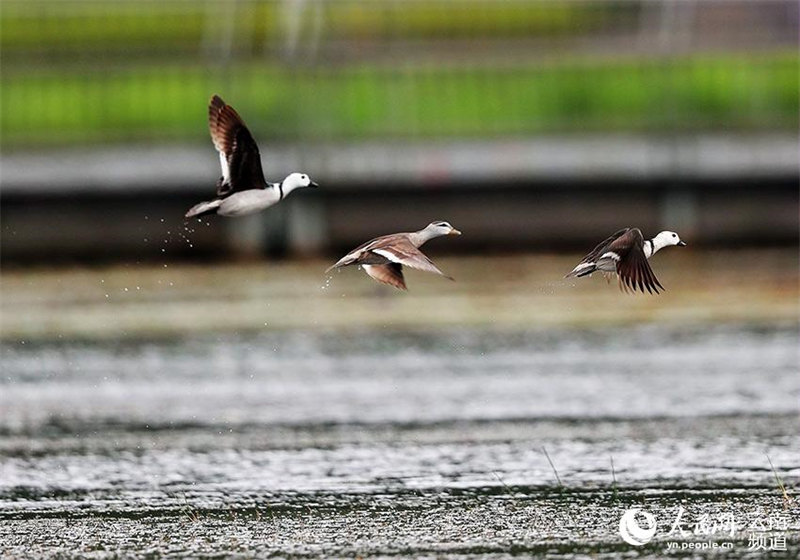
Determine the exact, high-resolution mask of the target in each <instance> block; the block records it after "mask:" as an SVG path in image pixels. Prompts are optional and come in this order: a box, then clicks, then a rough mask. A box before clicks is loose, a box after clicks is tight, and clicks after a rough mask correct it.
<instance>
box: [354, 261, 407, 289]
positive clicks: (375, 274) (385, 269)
mask: <svg viewBox="0 0 800 560" xmlns="http://www.w3.org/2000/svg"><path fill="white" fill-rule="evenodd" d="M363 268H364V272H366V273H367V274H368V275H369V276H370V277H372V278H374V279H375V280H377V281H378V282H381V283H383V284H389V285H390V286H394V287H395V288H397V289H399V290H405V289H407V288H406V281H405V279H404V278H403V265H401V264H398V263H387V264H365V265H364V266H363Z"/></svg>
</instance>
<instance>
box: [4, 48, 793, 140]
mask: <svg viewBox="0 0 800 560" xmlns="http://www.w3.org/2000/svg"><path fill="white" fill-rule="evenodd" d="M0 83H1V85H2V87H1V88H0V91H1V92H2V110H1V111H0V118H1V119H2V122H1V123H0V133H1V134H2V139H3V144H4V147H6V148H14V147H17V146H30V145H39V144H44V145H61V144H69V143H72V142H105V141H159V140H164V141H172V140H176V141H186V140H198V141H202V140H204V139H205V135H206V133H207V132H206V125H205V122H204V121H205V118H204V117H205V110H206V109H205V106H206V103H207V101H208V98H209V96H210V95H211V94H212V93H214V92H217V93H219V94H220V95H222V96H223V97H224V98H226V99H227V100H228V101H229V102H230V103H232V104H233V105H234V106H236V107H237V109H238V110H239V111H240V113H242V114H243V115H244V116H245V118H246V119H247V121H248V123H249V124H250V126H251V128H252V129H253V130H254V133H255V134H256V135H257V136H260V137H265V136H267V135H268V136H270V137H272V138H273V139H275V140H300V139H302V140H340V139H364V138H372V137H396V138H403V137H431V138H442V137H471V136H487V135H488V136H492V135H517V134H537V133H570V132H578V131H580V132H585V131H612V132H613V131H633V132H636V131H647V132H656V133H660V132H664V133H671V132H693V131H708V130H724V131H745V132H746V131H759V130H776V129H777V130H794V129H796V127H797V120H798V55H797V54H796V53H785V54H772V55H762V56H755V55H750V56H735V55H724V56H722V55H719V56H705V57H699V56H696V57H691V58H682V59H678V60H662V59H657V60H648V61H641V60H611V61H609V60H606V59H604V60H573V61H564V62H562V63H560V64H559V65H558V66H554V65H549V66H548V65H542V66H531V65H527V66H519V67H513V68H512V67H509V68H504V69H498V68H485V69H482V68H476V67H466V68H464V67H458V68H450V69H448V68H443V67H436V66H428V67H408V68H396V67H390V68H387V67H381V66H377V65H358V66H345V67H336V68H317V67H312V68H297V69H290V68H287V67H283V66H279V65H276V64H252V63H251V64H246V65H237V66H234V67H229V68H225V69H218V68H217V69H209V68H206V67H201V66H197V65H190V66H187V65H177V64H175V65H158V66H151V65H131V66H126V67H122V68H119V69H116V70H114V69H101V70H95V69H92V68H87V67H79V68H74V67H73V68H64V67H60V68H52V69H40V68H35V69H32V70H22V69H16V70H11V71H5V72H4V73H3V77H2V82H0Z"/></svg>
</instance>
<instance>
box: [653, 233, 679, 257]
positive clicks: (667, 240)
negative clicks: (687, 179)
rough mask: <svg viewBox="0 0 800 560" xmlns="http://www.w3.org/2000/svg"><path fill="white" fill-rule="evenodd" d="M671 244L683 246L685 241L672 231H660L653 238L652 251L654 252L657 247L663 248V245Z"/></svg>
mask: <svg viewBox="0 0 800 560" xmlns="http://www.w3.org/2000/svg"><path fill="white" fill-rule="evenodd" d="M671 245H677V246H679V247H685V246H686V243H684V242H683V241H681V238H680V237H678V234H677V233H675V232H674V231H662V232H661V233H659V234H658V235H656V236H655V237H654V238H653V252H654V253H655V252H656V251H658V250H659V249H663V248H664V247H669V246H671Z"/></svg>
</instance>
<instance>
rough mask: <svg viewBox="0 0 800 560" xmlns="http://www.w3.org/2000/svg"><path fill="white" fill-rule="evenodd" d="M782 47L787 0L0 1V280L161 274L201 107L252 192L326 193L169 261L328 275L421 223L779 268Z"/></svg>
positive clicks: (786, 47) (192, 172)
mask: <svg viewBox="0 0 800 560" xmlns="http://www.w3.org/2000/svg"><path fill="white" fill-rule="evenodd" d="M797 36H798V6H797V3H796V2H794V1H791V0H785V1H783V0H764V1H758V2H753V1H726V2H718V1H703V0H697V1H695V0H686V1H655V0H642V1H633V0H630V1H622V2H619V1H607V0H586V1H580V0H576V1H568V2H563V1H549V0H465V1H461V0H431V1H424V2H423V1H413V0H412V1H391V0H387V1H380V2H378V1H368V0H364V1H316V0H286V1H253V0H231V1H228V2H182V1H172V0H166V1H162V2H148V3H144V4H143V3H141V2H136V1H132V0H131V1H126V0H114V1H109V2H98V1H83V0H82V1H73V0H65V1H60V2H52V1H39V0H24V1H15V0H6V1H4V2H3V4H2V39H0V41H2V43H0V47H2V113H1V114H0V116H1V117H2V124H1V126H2V128H1V129H0V132H1V133H2V156H3V159H2V259H3V263H4V264H8V263H48V264H49V263H54V262H57V261H58V262H93V261H98V260H99V261H120V260H124V259H131V258H135V259H140V260H153V259H158V258H161V257H162V256H163V255H162V252H161V251H160V250H161V249H163V248H164V247H163V243H162V242H163V240H164V238H165V236H166V237H169V236H168V235H167V234H166V232H167V231H170V232H171V233H172V235H175V232H176V230H178V229H181V228H182V227H183V220H182V216H183V214H184V212H185V210H186V208H188V207H189V206H191V205H192V204H193V203H195V202H197V201H199V200H201V199H205V198H208V197H209V196H210V195H211V194H212V193H213V191H214V184H215V181H216V178H217V176H218V175H219V166H218V160H217V157H216V153H215V152H214V150H213V147H212V145H211V142H210V139H209V136H208V128H207V121H206V115H207V109H206V107H207V103H208V100H209V98H210V96H211V94H213V93H217V94H219V95H221V96H222V97H223V98H224V99H225V100H226V101H227V102H229V103H230V104H232V105H233V106H234V107H235V108H236V109H237V110H238V111H239V112H240V113H241V114H242V115H243V117H244V119H245V120H246V122H247V124H248V125H249V127H250V129H251V130H252V132H253V134H254V136H255V137H256V139H257V141H258V142H259V144H260V147H261V152H262V157H263V162H264V169H265V172H266V175H267V178H268V180H279V179H280V178H282V177H284V176H285V175H286V174H287V173H288V172H291V171H295V170H302V171H304V172H307V173H309V174H310V175H311V176H312V177H314V178H315V179H316V180H317V182H319V183H321V184H322V185H323V189H321V190H319V191H315V192H307V191H300V192H298V193H296V195H293V196H292V197H290V199H289V200H287V201H286V204H282V205H281V206H279V207H276V208H274V209H271V210H270V211H269V212H265V213H263V214H259V215H257V216H254V217H251V218H248V219H240V220H209V222H210V223H211V225H210V227H198V228H193V230H194V231H192V232H191V234H190V235H189V233H188V232H185V231H184V232H183V233H186V234H187V236H188V237H190V238H191V243H179V242H177V241H176V239H170V240H169V243H170V244H171V245H170V247H169V248H168V250H169V256H170V257H172V258H178V259H198V258H215V259H231V258H232V257H249V258H256V259H257V258H260V257H263V256H265V255H271V256H280V255H285V256H300V255H303V256H306V255H325V256H328V257H332V256H335V255H336V253H337V252H341V251H343V250H346V249H347V248H349V247H351V246H353V245H355V244H359V243H361V242H362V241H363V240H365V239H368V238H370V237H373V236H375V235H378V234H382V233H386V232H393V231H406V230H410V229H418V228H421V227H422V226H424V225H425V224H427V223H428V222H430V221H431V220H434V219H447V220H450V221H451V222H453V223H454V224H456V226H457V227H459V228H460V229H462V230H463V231H465V232H466V235H464V236H463V237H462V238H461V239H459V241H458V243H457V244H449V245H447V246H445V245H444V244H442V251H449V250H453V251H459V252H469V251H481V252H486V251H492V252H506V251H527V250H532V249H533V250H541V249H545V250H560V249H562V248H569V249H574V250H582V249H585V248H588V247H590V246H591V245H592V244H593V243H594V242H596V241H598V240H600V239H602V238H604V237H605V236H606V235H607V234H609V233H610V232H613V231H616V230H617V229H618V228H619V227H621V226H628V225H636V226H639V227H641V228H642V229H643V230H644V231H645V233H646V234H649V233H652V234H654V233H655V232H656V230H660V229H665V228H666V229H672V230H676V231H679V232H680V233H681V234H682V235H683V237H684V238H686V239H688V240H690V241H691V242H692V244H697V243H700V244H703V245H716V246H719V245H724V246H732V247H733V246H737V247H738V246H742V245H748V246H753V245H762V244H783V245H786V244H796V243H797V235H798V189H797V182H798V135H797V129H798V49H797ZM54 217H57V220H58V227H52V226H53V219H54ZM165 224H166V225H165ZM182 231H183V230H182Z"/></svg>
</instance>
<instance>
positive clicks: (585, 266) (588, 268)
mask: <svg viewBox="0 0 800 560" xmlns="http://www.w3.org/2000/svg"><path fill="white" fill-rule="evenodd" d="M595 270H597V265H596V264H595V263H581V264H579V265H578V266H576V267H575V268H573V269H572V271H571V272H570V273H568V274H567V275H565V276H564V278H573V277H576V278H580V277H582V276H588V275H589V274H591V273H592V272H594V271H595Z"/></svg>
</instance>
